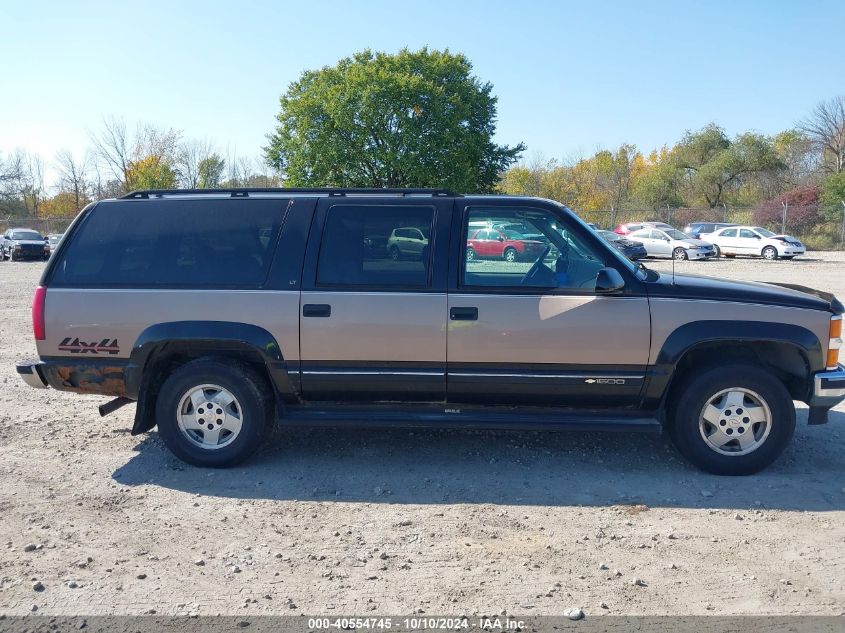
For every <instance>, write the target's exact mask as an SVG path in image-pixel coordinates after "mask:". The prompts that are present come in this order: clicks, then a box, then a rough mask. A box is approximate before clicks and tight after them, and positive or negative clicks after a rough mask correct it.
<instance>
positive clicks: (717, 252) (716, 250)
mask: <svg viewBox="0 0 845 633" xmlns="http://www.w3.org/2000/svg"><path fill="white" fill-rule="evenodd" d="M713 253H714V255H713V257H721V256H722V249H721V248H719V246H718V245H716V244H713Z"/></svg>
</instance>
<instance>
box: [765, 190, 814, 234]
mask: <svg viewBox="0 0 845 633" xmlns="http://www.w3.org/2000/svg"><path fill="white" fill-rule="evenodd" d="M784 202H786V203H787V205H788V207H787V210H786V231H787V233H795V234H800V233H804V234H806V233H810V232H812V230H813V229H814V228H815V227H816V226H818V224H819V223H821V222H822V221H823V220H824V218H823V217H822V214H821V213H820V206H819V188H818V187H798V188H797V189H792V190H791V191H787V192H786V193H782V194H781V195H779V196H778V197H777V198H773V199H771V200H766V201H765V202H762V203H761V204H760V206H759V207H757V209H755V210H754V216H753V217H754V224H759V225H760V226H765V227H767V228H770V229H772V230H773V231H775V232H777V233H780V232H781V228H782V225H783V203H784Z"/></svg>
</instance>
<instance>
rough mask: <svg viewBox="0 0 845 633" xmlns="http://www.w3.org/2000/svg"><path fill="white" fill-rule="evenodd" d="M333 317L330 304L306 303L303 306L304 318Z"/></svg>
mask: <svg viewBox="0 0 845 633" xmlns="http://www.w3.org/2000/svg"><path fill="white" fill-rule="evenodd" d="M331 315H332V307H331V306H330V305H329V304H328V303H306V304H305V305H303V306H302V316H304V317H323V318H325V317H330V316H331Z"/></svg>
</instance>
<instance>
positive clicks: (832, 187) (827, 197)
mask: <svg viewBox="0 0 845 633" xmlns="http://www.w3.org/2000/svg"><path fill="white" fill-rule="evenodd" d="M820 202H821V207H822V213H823V214H824V216H825V218H827V219H828V220H830V221H835V220H839V221H840V222H841V223H842V224H841V226H842V230H841V235H840V239H841V241H842V242H845V171H840V172H837V173H834V174H830V175H829V176H827V177H826V178H825V179H824V180H822V183H821V195H820Z"/></svg>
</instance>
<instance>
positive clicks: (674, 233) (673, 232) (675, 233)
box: [663, 229, 689, 240]
mask: <svg viewBox="0 0 845 633" xmlns="http://www.w3.org/2000/svg"><path fill="white" fill-rule="evenodd" d="M663 232H664V233H666V235H668V236H669V237H671V238H672V239H673V240H688V239H689V236H688V235H684V234H683V233H681V232H680V231H679V230H678V229H666V230H664V231H663Z"/></svg>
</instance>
